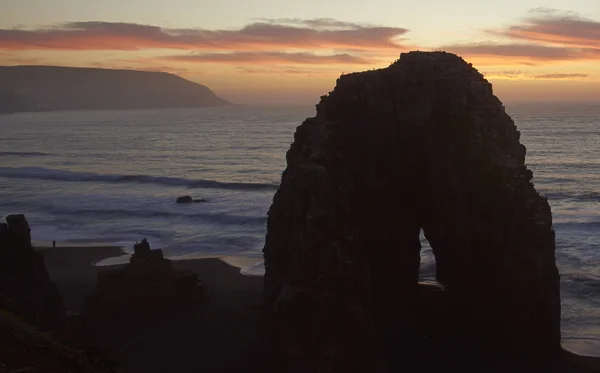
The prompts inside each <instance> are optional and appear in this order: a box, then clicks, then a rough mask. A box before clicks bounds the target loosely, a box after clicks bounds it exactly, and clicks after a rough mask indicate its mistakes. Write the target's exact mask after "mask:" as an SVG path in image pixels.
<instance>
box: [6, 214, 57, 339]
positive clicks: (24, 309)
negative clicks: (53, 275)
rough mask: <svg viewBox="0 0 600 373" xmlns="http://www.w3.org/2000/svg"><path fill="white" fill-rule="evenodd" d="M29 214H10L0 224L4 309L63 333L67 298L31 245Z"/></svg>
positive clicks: (38, 253)
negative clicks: (64, 303) (65, 298)
mask: <svg viewBox="0 0 600 373" xmlns="http://www.w3.org/2000/svg"><path fill="white" fill-rule="evenodd" d="M30 232H31V229H30V228H29V223H28V222H27V219H26V218H25V215H22V214H19V215H9V216H8V217H7V218H6V223H1V224H0V308H3V309H5V310H7V311H10V312H12V313H14V314H16V315H19V316H20V317H22V318H23V319H24V320H26V321H28V322H30V323H33V324H35V325H38V326H39V327H41V328H43V329H46V330H51V331H54V332H57V333H62V332H63V331H64V327H65V311H64V305H63V300H62V298H61V296H60V294H59V293H58V289H57V287H56V285H55V284H54V283H53V282H52V281H51V280H50V276H49V275H48V272H47V271H46V267H45V264H44V256H43V255H42V253H40V252H37V251H35V250H34V248H33V247H32V246H31V235H30Z"/></svg>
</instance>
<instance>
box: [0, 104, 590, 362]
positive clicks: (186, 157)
mask: <svg viewBox="0 0 600 373" xmlns="http://www.w3.org/2000/svg"><path fill="white" fill-rule="evenodd" d="M507 112H508V113H509V114H510V115H511V116H512V117H513V119H514V120H515V122H516V124H517V127H518V128H519V130H520V131H521V133H522V137H521V141H522V143H524V144H525V145H526V146H527V164H528V166H529V168H530V169H532V170H533V171H534V183H535V185H536V188H537V190H538V191H539V192H540V193H542V194H544V195H546V196H548V198H549V201H550V205H551V207H552V212H553V216H554V228H555V230H556V243H557V253H556V256H557V261H558V265H559V269H560V272H561V276H562V277H561V281H562V282H561V286H562V289H561V290H562V304H563V316H562V332H563V345H564V347H565V348H567V349H569V350H571V351H574V352H577V353H581V354H586V355H595V356H600V235H599V234H598V233H599V232H600V214H599V213H600V158H599V154H600V131H599V129H600V106H598V105H591V104H590V105H585V104H551V105H550V104H519V105H507ZM312 115H314V106H306V107H252V106H233V107H224V108H206V109H174V110H143V111H95V112H89V111H88V112H49V113H21V114H12V115H4V116H0V144H2V146H1V147H0V208H1V210H0V213H1V214H2V215H7V214H10V213H25V214H26V216H27V218H28V220H29V222H30V224H31V226H32V236H33V239H34V240H36V241H51V240H56V241H57V242H58V244H59V245H60V244H65V243H67V244H89V243H98V242H101V243H113V244H118V245H123V246H124V247H125V248H126V249H127V250H131V249H132V245H133V243H134V241H138V240H140V239H141V238H142V237H146V238H147V239H148V240H149V241H150V244H151V246H152V247H154V248H158V247H162V248H163V249H164V251H165V253H166V255H168V256H169V257H171V258H185V257H187V256H192V255H196V254H207V255H237V256H244V257H251V258H255V259H256V261H257V262H258V261H260V259H261V257H262V254H261V249H262V246H263V243H264V237H265V233H266V227H265V224H266V213H267V210H268V208H269V206H270V204H271V201H272V198H273V194H274V193H275V191H276V189H277V186H278V184H279V182H280V178H281V172H282V171H283V169H284V168H285V152H286V151H287V149H288V148H289V146H290V143H291V142H292V140H293V133H294V130H295V128H296V127H297V126H298V125H299V124H300V123H301V122H302V121H303V120H304V119H305V118H306V117H308V116H312ZM183 195H190V196H192V197H194V198H204V199H206V200H208V202H206V203H194V204H176V203H175V199H176V198H177V197H179V196H183ZM422 240H423V244H424V249H423V251H422V271H421V272H422V277H423V278H424V279H428V278H431V277H432V276H433V274H434V271H435V261H434V259H433V256H432V253H431V249H430V248H429V246H428V244H427V242H426V240H425V239H424V238H423V239H422ZM259 267H260V266H259Z"/></svg>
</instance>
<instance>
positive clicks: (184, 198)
mask: <svg viewBox="0 0 600 373" xmlns="http://www.w3.org/2000/svg"><path fill="white" fill-rule="evenodd" d="M175 202H176V203H198V202H208V201H207V200H205V199H204V198H200V199H193V198H192V197H191V196H182V197H177V200H176V201H175Z"/></svg>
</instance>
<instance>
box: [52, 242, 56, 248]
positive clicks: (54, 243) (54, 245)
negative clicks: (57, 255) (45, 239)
mask: <svg viewBox="0 0 600 373" xmlns="http://www.w3.org/2000/svg"><path fill="white" fill-rule="evenodd" d="M52 247H53V248H56V241H54V240H52Z"/></svg>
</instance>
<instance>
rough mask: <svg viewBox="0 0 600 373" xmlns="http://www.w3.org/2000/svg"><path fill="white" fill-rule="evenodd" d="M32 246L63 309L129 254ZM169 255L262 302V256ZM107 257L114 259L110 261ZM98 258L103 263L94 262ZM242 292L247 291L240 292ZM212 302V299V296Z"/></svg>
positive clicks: (114, 249) (226, 289)
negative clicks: (58, 292)
mask: <svg viewBox="0 0 600 373" xmlns="http://www.w3.org/2000/svg"><path fill="white" fill-rule="evenodd" d="M34 247H35V249H36V250H39V251H41V252H42V253H43V254H44V258H45V261H46V266H47V267H48V272H49V273H50V275H51V278H52V279H53V281H55V282H56V283H57V285H58V286H59V289H60V290H61V295H62V296H63V298H64V299H65V306H66V308H67V311H78V310H79V305H80V304H81V301H82V299H83V297H84V296H85V294H87V293H88V292H89V291H91V289H92V288H93V286H94V285H95V283H96V276H97V273H98V272H100V271H102V270H107V269H111V268H117V267H119V266H121V265H123V264H125V263H127V262H128V260H129V257H130V255H131V254H129V253H127V252H126V251H125V250H124V249H123V247H122V246H115V245H106V244H100V243H98V244H94V245H62V244H61V245H59V246H57V247H56V248H52V247H51V246H50V247H48V246H34ZM125 259H126V260H125ZM169 259H171V260H172V263H173V267H174V268H175V269H180V270H187V271H193V272H196V273H198V276H199V278H200V279H201V280H203V281H205V282H206V283H207V286H208V287H209V290H210V291H211V293H213V294H214V293H216V294H219V293H230V294H232V297H233V298H232V299H229V300H228V302H229V303H235V302H237V300H236V299H235V298H236V297H242V298H243V299H246V301H247V300H248V299H247V298H248V297H250V298H251V299H252V302H253V303H254V307H253V308H254V310H253V312H254V311H256V308H258V307H259V304H260V303H261V302H262V277H263V274H260V275H256V274H247V273H244V268H249V267H252V266H253V265H258V264H260V265H259V267H260V268H262V269H263V270H264V265H262V258H257V257H243V256H239V257H238V256H231V255H216V254H188V255H184V256H176V257H171V258H169ZM110 260H114V262H110ZM107 261H109V262H107ZM102 262H104V264H101V265H98V263H102ZM246 292H247V294H244V293H246ZM218 298H222V297H218ZM212 302H215V301H214V300H212ZM217 302H219V301H217ZM257 325H258V324H257ZM249 327H250V326H249ZM567 345H568V344H567ZM563 349H564V351H565V353H566V355H567V356H569V359H570V360H575V361H576V362H577V363H578V364H584V365H585V366H593V367H598V369H600V356H593V355H583V354H579V353H578V352H576V351H571V350H567V349H566V346H565V345H563Z"/></svg>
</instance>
